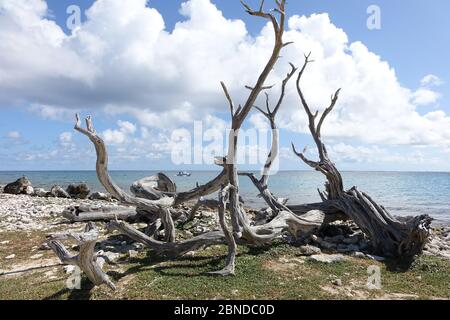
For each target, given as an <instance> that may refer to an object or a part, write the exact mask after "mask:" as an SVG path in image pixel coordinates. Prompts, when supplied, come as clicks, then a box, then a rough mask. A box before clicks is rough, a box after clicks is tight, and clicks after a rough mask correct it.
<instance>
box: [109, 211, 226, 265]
mask: <svg viewBox="0 0 450 320" xmlns="http://www.w3.org/2000/svg"><path fill="white" fill-rule="evenodd" d="M108 229H109V230H117V231H119V232H120V233H122V234H124V235H126V236H128V237H130V238H131V239H133V240H135V241H137V242H140V243H142V244H144V245H145V246H147V247H149V248H151V249H152V250H154V251H155V252H157V253H158V254H161V255H165V256H168V257H170V258H176V257H179V256H182V255H184V254H185V253H187V252H189V251H194V250H197V249H199V248H201V247H207V246H212V245H216V244H223V243H224V242H225V237H224V234H223V233H222V232H221V231H211V232H207V233H204V234H201V235H199V236H197V237H194V238H192V239H188V240H186V241H182V242H164V241H158V240H155V239H154V238H153V237H150V236H148V235H146V234H145V233H143V232H141V231H139V230H137V229H135V228H133V227H132V226H131V225H130V224H128V223H126V222H124V221H118V220H115V221H114V220H113V221H110V222H108Z"/></svg>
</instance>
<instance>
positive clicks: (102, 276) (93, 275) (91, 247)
mask: <svg viewBox="0 0 450 320" xmlns="http://www.w3.org/2000/svg"><path fill="white" fill-rule="evenodd" d="M67 239H73V240H75V241H77V243H78V244H79V245H80V251H79V253H78V255H72V254H70V252H69V251H68V250H67V249H66V247H65V246H64V245H63V244H62V243H61V242H60V241H61V240H67ZM97 239H98V230H97V229H96V228H95V225H94V224H93V223H92V222H90V223H88V224H87V225H86V229H85V232H84V233H73V232H64V233H58V234H52V235H49V236H48V245H49V246H50V248H52V249H53V251H54V252H55V253H56V255H57V256H58V258H59V259H60V260H61V262H62V263H64V264H69V265H74V266H77V267H79V268H80V269H81V270H82V271H83V272H84V273H85V274H86V276H87V277H88V278H89V280H90V281H91V282H92V283H93V284H94V285H101V284H106V285H107V286H108V287H110V288H111V289H112V290H116V286H115V285H114V283H112V281H111V280H110V279H109V277H108V275H107V274H106V273H104V272H103V270H102V268H101V267H100V265H99V264H98V263H97V255H96V253H95V244H96V243H97Z"/></svg>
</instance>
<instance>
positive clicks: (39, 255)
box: [30, 253, 44, 260]
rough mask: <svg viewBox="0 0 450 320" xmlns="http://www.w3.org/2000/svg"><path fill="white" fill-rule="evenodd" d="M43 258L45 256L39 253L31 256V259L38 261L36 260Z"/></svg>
mask: <svg viewBox="0 0 450 320" xmlns="http://www.w3.org/2000/svg"><path fill="white" fill-rule="evenodd" d="M43 256H44V255H43V254H41V253H38V254H35V255H33V256H31V257H30V259H33V260H36V259H39V258H42V257H43Z"/></svg>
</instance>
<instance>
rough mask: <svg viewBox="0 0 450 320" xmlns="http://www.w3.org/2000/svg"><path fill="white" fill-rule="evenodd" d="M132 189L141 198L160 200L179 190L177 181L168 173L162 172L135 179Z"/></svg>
mask: <svg viewBox="0 0 450 320" xmlns="http://www.w3.org/2000/svg"><path fill="white" fill-rule="evenodd" d="M130 191H131V192H132V193H133V194H134V195H135V196H136V197H140V198H145V199H149V200H158V199H161V198H162V197H164V196H167V195H173V194H175V193H176V191H177V186H176V184H175V182H173V181H172V179H170V178H169V177H168V176H167V175H165V174H164V173H162V172H160V173H158V174H157V175H154V176H151V177H147V178H143V179H140V180H138V181H135V182H134V183H133V184H132V185H131V187H130Z"/></svg>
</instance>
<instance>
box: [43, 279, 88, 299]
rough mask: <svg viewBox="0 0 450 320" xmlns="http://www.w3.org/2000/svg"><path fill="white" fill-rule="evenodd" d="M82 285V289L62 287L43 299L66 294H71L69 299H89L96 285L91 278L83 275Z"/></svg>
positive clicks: (58, 297)
mask: <svg viewBox="0 0 450 320" xmlns="http://www.w3.org/2000/svg"><path fill="white" fill-rule="evenodd" d="M80 287H81V289H69V288H64V289H61V290H59V291H58V292H55V293H54V294H52V295H50V296H47V297H45V298H44V299H43V300H58V299H60V298H62V297H63V296H65V295H66V294H69V296H68V297H67V300H89V299H90V298H91V296H92V289H93V288H94V285H93V284H92V283H91V282H90V281H89V279H87V278H86V277H82V279H81V284H80Z"/></svg>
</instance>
